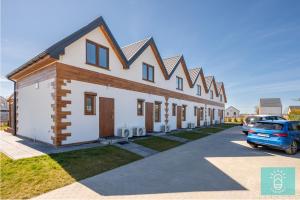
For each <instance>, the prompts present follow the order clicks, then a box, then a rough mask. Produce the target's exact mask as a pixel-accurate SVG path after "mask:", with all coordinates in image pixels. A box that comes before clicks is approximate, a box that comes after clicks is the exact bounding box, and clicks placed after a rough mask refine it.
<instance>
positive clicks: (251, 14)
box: [0, 0, 300, 113]
mask: <svg viewBox="0 0 300 200" xmlns="http://www.w3.org/2000/svg"><path fill="white" fill-rule="evenodd" d="M98 16H103V17H104V19H105V20H106V22H107V24H108V26H109V27H110V29H111V31H112V33H113V35H114V36H115V38H116V40H117V41H118V43H119V44H120V46H124V45H126V44H129V43H132V42H134V41H137V40H140V39H143V38H145V37H148V36H153V37H154V40H155V42H156V44H157V46H158V49H159V51H160V53H161V55H162V57H168V56H172V55H177V54H183V55H184V57H185V59H186V61H187V65H188V67H195V66H201V67H203V69H204V73H205V75H214V76H215V77H216V79H217V80H218V81H223V82H224V83H225V88H226V91H227V96H228V104H227V106H230V105H233V106H235V107H237V108H239V109H240V110H241V112H242V113H245V112H247V113H253V112H254V106H255V105H257V103H258V100H259V98H260V97H280V98H281V99H282V102H283V104H284V106H285V107H287V106H288V105H299V104H300V102H299V103H298V102H296V101H294V100H293V99H295V98H299V97H300V1H298V0H288V1H286V0H265V1H263V0H260V1H254V0H251V1H243V0H226V1H223V0H207V1H201V0H195V1H192V0H189V1H184V0H181V1H179V0H151V1H150V0H148V1H146V0H127V1H125V0H118V1H116V0H109V1H101V0H95V1H93V0H84V1H83V0H81V1H79V0H51V1H50V0H48V1H46V0H45V1H40V0H26V1H22V0H19V1H16V0H1V82H0V83H1V87H0V95H1V96H8V95H9V94H11V92H12V89H13V87H12V84H11V83H9V82H8V81H7V80H6V79H5V78H4V77H5V75H6V74H7V73H9V72H10V71H12V70H13V69H15V68H17V67H18V66H20V65H21V64H23V63H25V62H26V61H27V60H29V59H31V58H32V57H33V56H35V55H36V54H38V53H39V52H41V51H43V50H44V49H46V48H47V47H49V46H50V45H51V44H53V43H54V42H56V41H58V40H60V39H62V38H64V37H65V36H67V35H69V34H71V33H72V32H74V31H76V30H77V29H79V28H80V27H82V26H84V25H86V24H87V23H89V22H90V21H92V20H93V19H95V18H96V17H98Z"/></svg>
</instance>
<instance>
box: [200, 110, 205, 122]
mask: <svg viewBox="0 0 300 200" xmlns="http://www.w3.org/2000/svg"><path fill="white" fill-rule="evenodd" d="M203 119H204V108H203V107H201V108H200V120H203Z"/></svg>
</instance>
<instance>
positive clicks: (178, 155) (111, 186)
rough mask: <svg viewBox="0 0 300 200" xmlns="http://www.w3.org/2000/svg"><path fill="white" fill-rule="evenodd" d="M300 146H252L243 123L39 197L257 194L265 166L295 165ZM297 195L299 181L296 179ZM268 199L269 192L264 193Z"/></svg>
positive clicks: (227, 196)
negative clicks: (290, 151)
mask: <svg viewBox="0 0 300 200" xmlns="http://www.w3.org/2000/svg"><path fill="white" fill-rule="evenodd" d="M299 158H300V152H298V154H296V155H294V156H288V155H286V154H284V153H283V152H280V151H273V150H268V149H264V148H260V149H251V148H249V146H248V145H247V144H246V142H245V136H244V135H243V134H241V132H240V127H234V128H231V129H227V130H225V131H223V132H220V133H217V134H213V135H210V136H208V137H205V138H202V139H199V140H196V141H193V142H189V143H186V144H184V145H181V146H178V147H176V148H173V149H170V150H167V151H164V152H162V153H158V154H155V155H153V156H149V157H147V158H144V159H142V160H139V161H136V162H133V163H130V164H128V165H125V166H122V167H119V168H116V169H114V170H111V171H108V172H105V173H102V174H99V175H96V176H93V177H91V178H87V179H85V180H82V181H79V182H76V183H73V184H71V185H68V186H66V187H63V188H60V189H57V190H54V191H51V192H48V193H45V194H43V195H41V196H38V197H36V199H151V200H152V199H168V200H169V199H204V198H209V199H258V198H263V197H261V196H260V170H261V167H271V166H273V167H286V166H289V167H295V168H296V171H297V172H298V173H296V180H300V173H299V171H300V159H299ZM297 184H298V185H297V186H296V194H297V196H289V197H286V198H291V199H297V198H298V199H299V198H300V196H299V194H300V185H299V182H297ZM264 198H265V199H267V198H268V197H264Z"/></svg>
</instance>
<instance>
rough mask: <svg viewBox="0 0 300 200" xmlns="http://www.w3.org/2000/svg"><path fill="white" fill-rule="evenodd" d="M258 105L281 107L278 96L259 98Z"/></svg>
mask: <svg viewBox="0 0 300 200" xmlns="http://www.w3.org/2000/svg"><path fill="white" fill-rule="evenodd" d="M259 105H260V107H282V104H281V100H280V98H261V99H260V100H259Z"/></svg>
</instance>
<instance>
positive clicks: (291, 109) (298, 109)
mask: <svg viewBox="0 0 300 200" xmlns="http://www.w3.org/2000/svg"><path fill="white" fill-rule="evenodd" d="M292 113H297V114H298V113H299V114H300V106H289V109H288V115H289V114H292Z"/></svg>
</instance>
